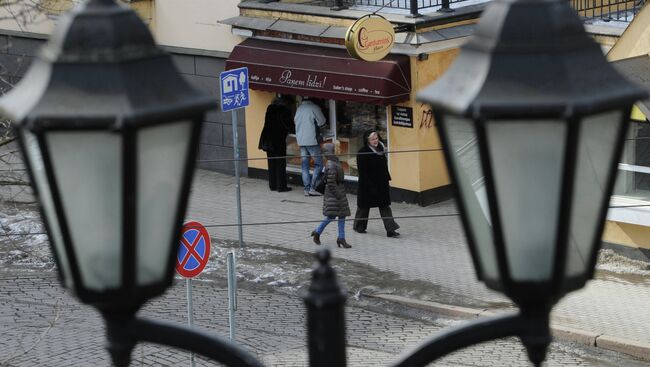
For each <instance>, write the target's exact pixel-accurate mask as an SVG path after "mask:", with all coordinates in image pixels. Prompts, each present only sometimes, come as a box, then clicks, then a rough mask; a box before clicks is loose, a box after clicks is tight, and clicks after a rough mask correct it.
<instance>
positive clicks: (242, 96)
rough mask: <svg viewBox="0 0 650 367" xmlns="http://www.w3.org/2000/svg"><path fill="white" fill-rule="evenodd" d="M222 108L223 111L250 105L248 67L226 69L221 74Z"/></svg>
mask: <svg viewBox="0 0 650 367" xmlns="http://www.w3.org/2000/svg"><path fill="white" fill-rule="evenodd" d="M219 80H220V82H221V110H222V111H223V112H227V111H232V110H236V109H238V108H243V107H246V106H248V68H247V67H243V68H239V69H232V70H226V71H224V72H222V73H221V74H219Z"/></svg>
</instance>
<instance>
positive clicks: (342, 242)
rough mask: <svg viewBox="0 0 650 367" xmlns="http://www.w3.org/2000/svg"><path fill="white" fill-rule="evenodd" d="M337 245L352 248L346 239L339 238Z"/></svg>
mask: <svg viewBox="0 0 650 367" xmlns="http://www.w3.org/2000/svg"><path fill="white" fill-rule="evenodd" d="M336 245H337V246H338V247H343V248H351V247H352V246H350V244H349V243H347V242H345V238H337V239H336Z"/></svg>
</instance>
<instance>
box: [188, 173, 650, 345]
mask: <svg viewBox="0 0 650 367" xmlns="http://www.w3.org/2000/svg"><path fill="white" fill-rule="evenodd" d="M241 194H242V197H241V202H242V217H243V223H244V224H245V226H244V227H243V234H244V241H245V242H250V243H258V244H269V245H275V246H281V247H285V248H290V249H295V250H301V251H307V252H313V251H314V250H315V249H316V246H315V245H314V244H313V243H312V242H311V238H310V237H309V233H310V232H311V231H312V230H313V229H314V228H315V227H316V225H317V222H318V221H320V219H321V218H322V214H321V205H322V199H321V198H320V197H304V196H303V191H302V188H300V187H294V189H293V191H290V192H284V193H278V192H272V191H269V189H268V186H267V182H266V181H264V180H258V179H250V178H242V179H241ZM348 200H349V202H350V206H351V208H354V207H355V203H356V197H355V196H354V195H348ZM392 208H393V214H394V216H395V217H396V218H398V219H397V222H398V223H399V224H400V225H401V227H402V228H401V229H400V230H399V232H401V234H402V236H401V237H400V238H397V239H395V238H387V237H386V236H385V232H384V229H383V226H382V223H381V221H378V220H375V221H371V222H370V223H369V226H368V233H366V234H358V233H355V232H353V231H352V230H351V229H352V223H351V222H348V223H347V224H346V238H347V240H348V242H349V243H350V244H352V248H351V249H340V248H336V247H335V240H336V226H335V225H334V223H333V224H330V226H329V227H328V228H326V229H325V232H324V233H323V235H322V236H321V240H322V241H323V243H324V244H325V245H327V246H330V247H332V251H333V256H334V259H335V260H334V264H335V263H336V258H341V259H347V260H351V261H355V262H359V263H362V264H368V265H370V266H372V267H375V268H377V269H379V270H382V271H388V272H392V273H394V274H396V275H397V276H398V277H399V278H400V279H403V280H405V281H413V282H426V283H427V284H430V285H431V286H432V287H433V288H435V289H437V290H438V292H436V294H435V295H434V296H433V297H432V296H431V295H426V294H415V295H411V296H412V297H416V298H419V299H424V300H429V301H435V302H440V303H445V304H452V305H459V306H470V307H476V308H482V307H484V308H490V309H504V308H508V307H511V304H510V303H509V301H508V300H507V299H506V298H505V297H503V296H501V295H500V294H498V293H495V292H492V291H490V290H489V289H487V288H486V287H485V286H483V285H482V284H481V283H479V282H478V281H477V280H476V276H475V273H474V270H473V267H472V264H471V259H470V257H469V252H468V250H467V246H466V243H465V238H464V235H463V232H462V228H461V223H460V219H459V217H458V216H457V210H456V207H455V204H454V203H453V201H446V202H443V203H439V204H436V205H432V206H428V207H419V206H416V205H411V204H406V203H394V204H393V205H392ZM370 216H371V217H378V216H379V213H378V212H377V211H376V210H371V212H370ZM422 216H434V217H422ZM400 217H412V218H400ZM188 218H189V219H192V220H198V221H200V222H202V223H203V224H205V225H207V226H208V230H209V232H210V234H211V235H212V236H213V237H215V238H218V239H227V240H237V238H238V234H237V227H236V225H234V224H236V223H237V219H236V218H237V216H236V199H235V178H234V177H232V176H228V175H223V174H219V173H214V172H209V171H203V170H199V171H197V174H196V176H195V180H194V186H193V191H192V195H191V203H190V209H189V212H188ZM286 222H288V223H286ZM264 223H266V224H264ZM646 273H647V272H646ZM649 284H650V276H648V275H646V274H641V275H639V274H631V275H626V274H617V273H610V272H598V273H597V279H595V280H592V281H591V282H589V283H588V285H587V286H586V287H585V288H584V289H582V290H580V291H577V292H574V293H572V294H569V295H568V296H566V297H565V298H564V299H563V300H562V301H561V302H560V303H559V304H558V305H557V306H556V307H555V309H554V311H553V314H552V319H553V322H556V323H560V324H561V325H563V326H567V327H571V328H576V329H580V330H584V331H588V332H593V333H596V334H599V335H600V334H607V335H611V336H614V337H620V338H626V339H630V340H635V341H637V342H640V343H645V344H647V345H650V326H648V325H650V312H647V307H648V305H649V304H650V287H649V286H648V285H649ZM375 291H377V290H375ZM383 291H386V292H389V293H391V292H399V291H401V292H402V293H404V292H406V293H408V290H405V289H385V290H383ZM407 296H408V294H407Z"/></svg>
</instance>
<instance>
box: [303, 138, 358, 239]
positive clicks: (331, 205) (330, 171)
mask: <svg viewBox="0 0 650 367" xmlns="http://www.w3.org/2000/svg"><path fill="white" fill-rule="evenodd" d="M323 153H324V154H325V158H327V165H325V172H324V175H325V194H324V196H323V215H324V216H325V219H323V221H322V222H321V223H320V224H319V225H318V227H317V228H316V229H315V230H314V231H312V232H311V236H312V239H313V240H314V243H315V244H317V245H320V235H321V233H323V230H324V229H325V227H327V225H328V224H329V223H330V222H331V221H333V220H334V219H336V218H338V237H337V238H336V245H337V246H338V247H343V248H350V247H352V246H350V244H348V243H347V242H346V241H345V217H347V216H349V215H350V206H349V205H348V198H347V196H346V195H345V186H344V185H343V177H344V176H343V168H342V167H341V162H339V158H338V157H337V156H336V155H335V154H334V144H331V143H327V144H325V145H324V146H323Z"/></svg>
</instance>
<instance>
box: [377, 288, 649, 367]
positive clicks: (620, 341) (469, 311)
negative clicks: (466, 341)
mask: <svg viewBox="0 0 650 367" xmlns="http://www.w3.org/2000/svg"><path fill="white" fill-rule="evenodd" d="M366 296H367V297H372V298H377V299H382V300H385V301H390V302H395V303H399V304H402V305H405V306H409V307H413V308H419V309H422V310H426V311H431V312H435V313H437V314H440V315H444V316H449V317H457V318H463V319H472V318H477V317H486V316H494V315H497V314H498V313H497V312H494V311H492V310H489V309H487V308H484V309H478V308H469V307H461V306H453V305H446V304H442V303H437V302H430V301H421V300H417V299H412V298H406V297H402V296H395V295H392V294H381V293H380V294H374V295H366ZM550 328H551V335H552V336H553V338H556V339H558V340H563V341H570V342H575V343H579V344H583V345H587V346H590V347H596V348H601V349H606V350H610V351H614V352H618V353H623V354H627V355H630V356H633V357H636V358H639V359H642V360H644V361H650V344H648V343H643V342H639V341H636V340H631V339H626V338H621V337H617V336H611V335H607V334H599V333H595V332H591V331H585V330H580V329H575V328H571V327H567V326H562V325H558V324H556V323H553V322H551V325H550Z"/></svg>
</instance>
